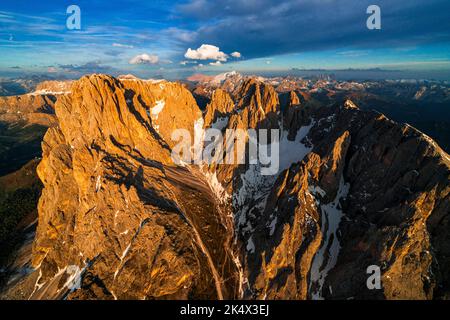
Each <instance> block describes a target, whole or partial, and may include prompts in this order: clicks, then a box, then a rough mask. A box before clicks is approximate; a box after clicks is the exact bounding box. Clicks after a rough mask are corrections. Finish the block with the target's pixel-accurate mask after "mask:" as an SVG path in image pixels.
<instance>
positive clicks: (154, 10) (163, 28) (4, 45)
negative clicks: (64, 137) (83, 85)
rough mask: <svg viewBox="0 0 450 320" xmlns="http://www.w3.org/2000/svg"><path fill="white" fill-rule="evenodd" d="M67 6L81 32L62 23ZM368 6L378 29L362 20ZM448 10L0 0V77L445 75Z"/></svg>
mask: <svg viewBox="0 0 450 320" xmlns="http://www.w3.org/2000/svg"><path fill="white" fill-rule="evenodd" d="M72 4H74V5H78V6H79V7H80V9H81V30H79V31H78V30H68V29H67V28H66V19H67V17H68V16H69V15H68V14H66V9H67V7H68V6H69V5H72ZM371 4H376V5H378V6H379V7H380V8H381V21H382V24H381V30H369V29H367V27H366V20H367V18H368V16H369V15H368V14H367V13H366V9H367V7H368V6H369V5H371ZM449 14H450V1H448V0H428V1H423V0H420V1H418V0H409V1H403V0H402V1H400V0H375V1H373V0H371V1H367V0H289V1H275V0H246V1H237V0H222V1H212V0H211V1H207V0H183V1H162V0H147V1H137V0H125V1H118V0H108V1H104V0H90V1H75V0H71V1H65V0H62V1H61V0H54V1H50V0H47V1H44V0H41V1H34V2H31V1H27V0H15V1H1V3H0V77H1V76H20V75H23V74H30V73H42V74H48V75H54V76H60V75H64V76H66V77H79V76H80V75H82V74H85V73H91V72H104V73H110V74H114V75H117V74H123V73H133V74H136V75H138V76H141V77H165V78H183V77H186V76H188V75H190V74H193V73H219V72H223V71H228V70H238V71H242V72H253V73H258V72H271V71H273V72H280V71H281V72H283V71H285V72H286V73H289V71H290V70H291V69H292V68H299V69H330V70H331V69H346V68H354V69H369V68H380V69H386V70H397V71H405V72H409V74H410V75H411V74H412V75H414V74H415V75H417V77H422V76H423V75H424V74H427V75H429V76H430V77H434V76H435V77H437V78H444V79H448V80H450V16H449ZM202 45H209V46H207V47H204V48H203V49H204V50H197V49H198V48H200V47H201V46H202ZM188 48H191V49H192V50H193V51H192V52H191V54H187V55H186V52H187V50H188ZM233 52H238V53H239V54H236V53H235V54H234V55H231V54H232V53H233Z"/></svg>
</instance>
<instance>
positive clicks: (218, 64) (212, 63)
mask: <svg viewBox="0 0 450 320" xmlns="http://www.w3.org/2000/svg"><path fill="white" fill-rule="evenodd" d="M209 65H210V66H221V65H222V62H220V61H214V62H210V63H209Z"/></svg>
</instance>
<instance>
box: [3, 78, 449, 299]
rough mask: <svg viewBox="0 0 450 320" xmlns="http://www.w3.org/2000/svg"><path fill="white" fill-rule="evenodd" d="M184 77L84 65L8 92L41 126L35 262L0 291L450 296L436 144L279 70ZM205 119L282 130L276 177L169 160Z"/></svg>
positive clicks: (114, 295) (443, 174) (85, 295)
mask: <svg viewBox="0 0 450 320" xmlns="http://www.w3.org/2000/svg"><path fill="white" fill-rule="evenodd" d="M209 80H210V79H209ZM190 89H191V90H189V84H183V83H175V82H168V81H164V80H140V79H137V78H135V77H131V76H123V77H120V78H118V79H116V78H114V77H111V76H107V75H90V76H84V77H83V78H81V79H80V80H77V81H74V82H73V83H65V84H58V83H47V84H46V85H44V86H43V87H39V89H38V90H39V91H36V92H35V93H34V94H28V95H25V96H19V97H7V98H2V100H1V101H0V108H1V110H3V111H2V113H1V116H2V117H3V118H4V119H6V120H8V121H19V120H21V121H25V122H27V123H28V124H30V123H39V124H41V125H45V126H46V127H49V128H48V130H47V132H46V134H45V136H44V138H43V141H42V159H41V160H40V162H39V164H38V166H37V174H38V177H39V179H40V181H41V182H42V184H43V189H42V192H41V195H40V198H39V201H38V204H37V211H38V220H37V229H36V231H35V233H33V235H32V236H33V240H32V250H29V251H30V252H28V253H24V254H23V255H22V256H21V258H22V259H28V260H29V261H30V262H29V263H28V264H27V269H26V272H21V273H19V274H17V273H16V274H15V275H14V277H13V278H11V279H10V280H8V281H6V283H5V284H4V286H3V290H2V298H5V299H17V298H23V299H442V298H449V297H450V272H449V270H450V245H449V244H450V195H449V192H450V157H449V155H448V154H447V153H446V152H445V151H443V150H442V149H441V148H440V147H439V146H438V144H437V143H436V142H434V140H432V139H431V138H430V137H429V136H427V135H425V134H424V133H422V132H421V131H419V130H417V129H415V128H414V127H412V126H410V125H407V124H399V123H396V122H394V121H392V120H390V119H388V118H387V117H386V116H384V115H383V114H381V113H378V112H376V111H370V110H362V109H360V107H359V106H358V102H355V101H352V100H351V99H348V97H345V98H343V99H334V100H330V99H327V100H322V101H321V100H319V99H316V98H314V97H313V96H314V94H315V93H316V92H317V90H311V89H307V88H303V87H301V86H299V85H294V86H293V85H290V84H289V83H288V82H286V81H282V82H277V83H276V84H275V83H273V80H271V81H268V80H266V79H261V78H258V77H244V76H241V75H239V74H236V73H231V74H227V75H224V76H223V77H222V78H217V77H216V78H214V79H213V81H211V82H210V83H205V82H202V83H200V84H197V85H195V87H191V88H190ZM199 95H201V98H202V99H201V101H203V102H204V106H201V108H200V107H199V104H198V101H199V99H198V98H199ZM328 96H330V95H328ZM25 100H26V101H27V103H24V102H23V101H25ZM21 103H23V104H22V105H26V106H27V107H26V109H24V108H21V107H20V106H21ZM19 118H20V119H19ZM6 120H5V121H6ZM208 128H214V129H216V130H218V131H219V132H222V133H223V134H224V135H225V134H226V132H227V130H231V129H233V130H237V129H242V130H250V129H255V130H259V129H268V130H278V131H276V132H278V133H279V136H278V143H277V146H278V148H279V167H278V171H277V172H276V174H272V175H263V174H261V169H262V166H263V165H262V164H260V163H251V162H250V161H245V163H236V164H228V163H203V164H200V165H199V164H189V163H181V164H176V162H174V161H173V158H172V156H171V155H172V151H173V149H174V148H175V146H176V141H174V140H173V139H172V138H173V132H174V131H175V130H177V129H186V130H187V131H188V132H189V134H190V135H191V137H192V138H194V137H199V136H202V134H203V132H204V130H206V129H208ZM245 143H246V144H248V143H249V138H248V137H247V139H246V140H245ZM223 146H224V149H226V150H228V149H227V145H226V141H223ZM232 152H233V151H232ZM11 179H12V178H11ZM370 268H375V269H377V268H378V270H379V271H380V279H379V281H380V283H381V286H380V287H379V288H375V289H374V288H370V286H368V282H370V281H369V280H368V278H369V277H370V276H371V273H370V272H368V270H371V269H370Z"/></svg>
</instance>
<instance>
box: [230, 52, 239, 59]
mask: <svg viewBox="0 0 450 320" xmlns="http://www.w3.org/2000/svg"><path fill="white" fill-rule="evenodd" d="M231 56H232V57H233V58H240V57H241V53H240V52H237V51H235V52H232V53H231Z"/></svg>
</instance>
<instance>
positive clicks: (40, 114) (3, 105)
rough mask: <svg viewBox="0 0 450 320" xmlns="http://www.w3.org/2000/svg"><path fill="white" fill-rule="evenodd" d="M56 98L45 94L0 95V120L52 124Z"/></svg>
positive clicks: (54, 121)
mask: <svg viewBox="0 0 450 320" xmlns="http://www.w3.org/2000/svg"><path fill="white" fill-rule="evenodd" d="M56 99H57V97H56V96H54V95H47V94H43V95H41V94H38V95H34V94H26V95H21V96H10V97H0V121H2V122H7V123H12V122H20V121H24V122H26V123H29V124H38V125H42V126H46V127H50V126H54V125H55V124H56V118H55V115H54V105H55V102H56Z"/></svg>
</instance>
